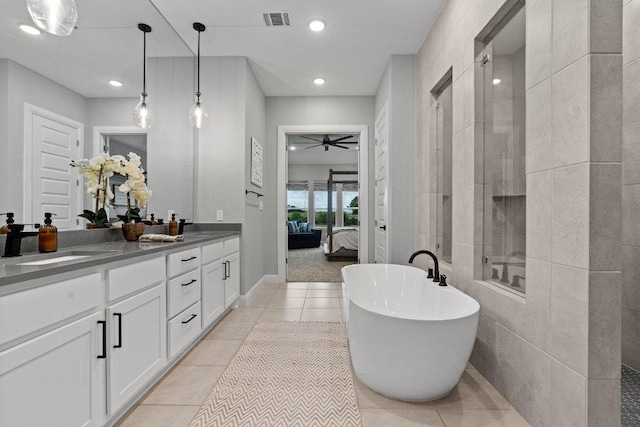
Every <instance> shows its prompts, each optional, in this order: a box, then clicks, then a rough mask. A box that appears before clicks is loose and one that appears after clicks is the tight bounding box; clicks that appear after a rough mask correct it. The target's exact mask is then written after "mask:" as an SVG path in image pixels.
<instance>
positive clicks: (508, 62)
mask: <svg viewBox="0 0 640 427" xmlns="http://www.w3.org/2000/svg"><path fill="white" fill-rule="evenodd" d="M482 62H483V63H484V65H483V72H484V93H485V97H484V110H485V114H484V117H485V126H484V128H485V133H484V184H485V185H484V189H485V193H484V198H485V212H484V234H485V239H484V241H485V261H486V267H485V268H484V270H483V278H484V280H487V281H492V282H494V283H498V284H500V285H504V286H506V287H508V288H510V289H512V290H515V291H518V292H522V293H524V292H525V277H526V275H525V271H526V250H525V248H526V237H525V236H526V193H527V192H526V179H525V178H526V177H525V117H526V114H525V105H526V104H525V10H524V8H522V9H520V11H519V12H517V13H516V14H515V15H513V17H512V18H511V19H510V20H509V21H508V22H507V23H506V25H504V26H503V27H502V28H501V29H500V30H499V31H498V32H497V33H496V35H495V37H493V38H492V39H491V40H490V41H489V42H488V43H487V46H486V49H485V51H484V53H483V59H482ZM489 209H490V210H489Z"/></svg>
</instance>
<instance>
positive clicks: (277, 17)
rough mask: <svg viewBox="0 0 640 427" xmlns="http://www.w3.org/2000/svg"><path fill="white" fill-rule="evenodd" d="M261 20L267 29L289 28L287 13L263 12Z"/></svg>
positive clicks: (289, 22)
mask: <svg viewBox="0 0 640 427" xmlns="http://www.w3.org/2000/svg"><path fill="white" fill-rule="evenodd" d="M262 19H264V23H265V24H267V27H289V26H291V21H289V12H264V13H263V14H262Z"/></svg>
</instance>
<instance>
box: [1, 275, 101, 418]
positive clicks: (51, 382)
mask: <svg viewBox="0 0 640 427" xmlns="http://www.w3.org/2000/svg"><path fill="white" fill-rule="evenodd" d="M102 285H103V284H102V281H101V280H100V275H99V274H97V273H94V274H88V275H85V276H83V277H79V278H74V279H68V280H61V281H58V282H54V283H51V284H46V285H44V286H41V287H38V288H34V289H30V290H27V291H24V292H18V293H14V294H10V295H6V296H3V297H0V319H1V320H2V323H0V336H1V337H2V338H3V339H4V340H5V341H3V344H6V343H7V342H8V341H6V340H7V339H8V338H11V340H12V341H13V343H15V344H14V345H12V346H11V347H9V348H8V349H6V350H4V351H1V352H0V425H2V426H44V425H46V426H60V427H69V426H74V427H75V426H99V425H102V424H103V423H104V421H105V419H106V413H105V406H104V401H105V390H106V386H105V383H106V377H105V371H106V370H105V358H104V357H103V356H104V355H105V351H106V348H105V347H106V342H105V339H106V336H105V335H104V330H105V323H104V312H103V311H102V310H101V309H99V308H98V306H99V305H100V304H101V303H102V302H101V300H102V299H103V294H104V287H103V286H102ZM48 306H51V310H50V311H47V310H46V308H47V307H48ZM8 345H11V344H8Z"/></svg>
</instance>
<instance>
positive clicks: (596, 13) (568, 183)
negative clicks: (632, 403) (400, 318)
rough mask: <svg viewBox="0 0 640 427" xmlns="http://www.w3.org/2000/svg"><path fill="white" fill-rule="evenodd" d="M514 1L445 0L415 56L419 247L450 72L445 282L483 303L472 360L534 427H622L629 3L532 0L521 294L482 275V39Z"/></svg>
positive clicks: (528, 13) (528, 4)
mask: <svg viewBox="0 0 640 427" xmlns="http://www.w3.org/2000/svg"><path fill="white" fill-rule="evenodd" d="M515 3H516V1H512V0H506V1H505V0H482V1H469V0H449V1H448V2H447V3H446V5H445V7H444V9H443V10H442V12H441V14H440V16H439V18H438V20H437V22H436V24H435V26H434V27H433V29H432V30H431V32H430V33H429V35H428V36H427V38H426V39H425V41H424V43H423V45H422V46H421V48H420V50H419V52H418V55H417V85H418V96H419V98H418V101H417V108H418V111H417V117H418V126H417V129H418V160H417V168H418V180H417V182H418V197H419V204H418V213H417V215H418V230H419V235H418V244H419V245H421V243H425V244H426V243H428V236H429V233H430V227H432V226H433V225H432V224H431V223H430V222H429V210H430V197H429V178H430V168H431V167H432V166H431V165H434V164H435V163H433V162H432V160H433V159H431V158H430V157H429V152H430V147H431V146H430V138H429V124H428V117H429V107H430V105H431V102H432V95H431V94H430V91H431V90H432V89H433V88H434V86H435V85H436V83H437V82H438V81H439V80H440V79H441V78H442V77H443V76H444V75H445V74H446V72H447V70H449V68H453V133H454V137H453V169H454V171H456V172H457V173H454V180H453V260H452V269H453V271H452V280H451V282H452V283H453V284H454V285H455V286H456V287H458V288H459V289H461V290H462V291H464V292H466V293H468V294H470V295H471V296H473V297H474V298H476V299H477V300H478V301H479V302H480V305H481V313H480V323H479V328H478V336H477V340H476V345H475V348H474V352H473V355H472V360H471V362H472V363H473V365H474V366H475V367H476V368H477V369H478V370H479V371H480V372H481V373H482V374H483V375H484V376H485V377H486V378H487V379H488V380H489V381H490V382H491V383H492V384H494V385H495V387H496V388H497V389H498V391H500V392H501V393H502V394H503V395H504V396H505V397H506V398H507V399H508V400H509V401H510V403H511V404H513V406H514V407H515V408H516V409H517V410H518V411H519V412H520V413H521V414H522V415H523V416H524V417H525V418H527V420H528V421H529V422H530V423H531V424H532V425H533V426H560V425H576V426H585V425H593V426H605V425H606V426H615V425H618V424H619V422H620V421H619V396H620V394H619V388H620V382H619V375H620V346H621V345H620V318H619V317H618V316H616V315H615V314H616V313H618V312H619V311H620V304H621V303H620V270H621V261H620V258H621V257H620V253H621V248H620V221H618V218H619V217H620V211H621V185H620V180H621V147H622V135H621V133H622V132H621V129H622V122H621V117H622V111H621V110H622V102H621V100H622V56H621V52H622V31H621V28H622V7H621V3H620V2H617V1H609V0H607V1H604V0H603V1H588V0H533V1H527V2H526V19H527V24H526V25H527V32H526V34H527V35H526V41H527V46H526V107H527V111H526V121H527V124H526V155H527V159H526V179H527V203H526V205H527V206H526V218H527V219H526V221H527V222H526V225H527V232H526V237H527V239H526V240H527V294H526V297H519V296H514V295H513V294H511V293H509V292H507V291H503V290H501V289H499V288H497V287H496V286H494V285H491V284H489V283H487V282H483V281H482V280H481V277H482V265H481V259H482V258H481V257H482V254H483V244H484V238H483V233H482V224H483V215H482V212H483V198H482V196H483V176H484V172H485V171H484V163H483V161H482V160H483V156H482V153H483V137H482V135H483V131H484V129H483V126H484V124H483V117H482V111H483V110H482V108H481V107H482V101H483V100H482V90H481V89H482V86H481V84H482V68H481V62H480V61H478V62H476V61H475V55H476V54H477V53H479V52H476V47H478V46H479V44H477V42H476V41H475V40H474V39H475V38H476V37H477V36H478V35H479V34H480V32H481V31H482V30H485V29H487V28H488V27H490V26H491V25H495V22H497V21H495V16H496V14H497V13H499V12H500V11H501V8H503V7H505V6H506V7H507V8H508V7H510V6H512V5H513V4H515ZM503 10H504V9H503ZM492 20H494V21H492ZM638 111H640V108H636V109H635V112H638ZM638 114H640V113H638ZM635 210H636V211H637V209H635ZM639 234H640V233H639Z"/></svg>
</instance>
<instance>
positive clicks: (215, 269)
mask: <svg viewBox="0 0 640 427" xmlns="http://www.w3.org/2000/svg"><path fill="white" fill-rule="evenodd" d="M223 272H224V269H223V268H222V261H221V260H218V261H214V262H212V263H211V264H207V265H205V266H204V267H202V327H203V328H206V327H207V326H209V325H210V324H211V323H212V322H213V321H215V320H216V319H217V318H218V317H219V316H220V315H221V314H222V312H223V311H224V280H223V278H224V273H223Z"/></svg>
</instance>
